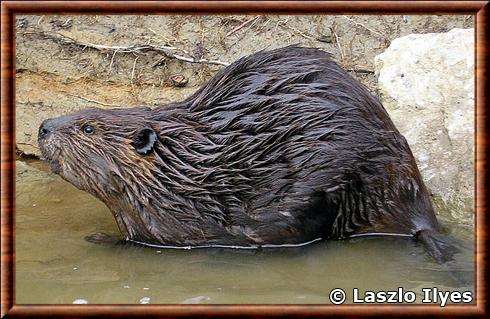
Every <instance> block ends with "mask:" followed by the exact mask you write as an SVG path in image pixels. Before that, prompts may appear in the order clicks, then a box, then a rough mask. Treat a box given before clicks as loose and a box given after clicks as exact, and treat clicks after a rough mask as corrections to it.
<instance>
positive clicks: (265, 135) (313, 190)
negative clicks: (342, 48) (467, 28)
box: [39, 47, 438, 246]
mask: <svg viewBox="0 0 490 319" xmlns="http://www.w3.org/2000/svg"><path fill="white" fill-rule="evenodd" d="M48 121H51V122H50V125H51V126H52V127H53V128H54V129H53V131H52V132H51V133H50V134H49V136H46V137H43V138H40V140H39V144H40V146H41V150H42V153H43V156H44V157H45V158H46V159H47V160H48V161H49V162H50V163H51V167H52V168H53V170H54V171H55V172H57V173H58V174H60V175H61V176H62V177H63V178H64V179H66V180H68V181H69V182H71V183H72V184H74V185H75V186H77V187H78V188H80V189H83V190H85V191H87V192H90V193H91V194H93V195H95V196H96V197H98V198H99V199H100V200H102V201H103V202H104V203H106V205H107V206H108V207H109V208H110V210H111V211H112V213H113V214H114V216H115V219H116V221H117V224H118V225H119V228H120V230H121V232H122V233H123V234H124V235H125V236H126V237H127V238H129V239H133V240H137V241H141V242H145V243H150V244H163V245H178V246H180V245H203V244H204V245H209V244H211V245H213V244H222V245H262V244H285V243H300V242H305V241H308V240H312V239H315V238H318V237H321V238H325V239H327V238H330V239H340V238H346V237H349V236H352V235H355V234H362V233H369V232H377V233H401V234H408V235H414V234H416V233H417V232H419V231H421V230H436V229H437V228H438V224H437V220H436V218H435V215H434V211H433V209H432V205H431V202H430V199H429V195H428V192H427V190H426V188H425V186H424V184H423V182H422V179H421V177H420V173H419V171H418V169H417V166H416V163H415V161H414V158H413V155H412V153H411V151H410V149H409V147H408V144H407V142H406V140H405V139H404V138H403V136H402V135H401V134H400V133H399V132H398V131H397V129H396V128H395V126H394V125H393V123H392V121H391V120H390V118H389V116H388V114H387V113H386V111H385V109H384V108H383V106H382V105H381V104H380V102H379V101H378V99H377V98H376V97H374V96H373V95H372V94H371V93H370V92H368V90H367V89H366V88H365V87H364V86H363V85H361V84H360V83H359V82H358V81H356V80H355V79H354V78H352V77H351V76H350V75H349V74H348V73H347V72H345V71H344V70H343V69H342V68H340V67H339V66H338V65H337V64H336V63H334V62H333V61H332V60H331V59H330V57H329V55H328V54H327V53H325V52H323V51H321V50H318V49H312V48H300V47H286V48H281V49H277V50H272V51H263V52H259V53H256V54H253V55H251V56H248V57H244V58H241V59H239V60H238V61H236V62H235V63H233V64H232V65H230V66H229V67H227V68H225V69H223V70H222V71H220V72H219V73H218V74H217V75H216V76H215V77H214V78H213V79H212V80H211V81H209V82H208V83H207V84H205V85H204V86H203V87H202V88H201V89H199V90H198V91H197V92H196V93H195V94H194V95H192V96H191V97H190V98H188V99H186V100H185V101H183V102H181V103H176V104H171V105H163V106H160V107H157V108H154V109H149V108H133V109H112V110H101V109H87V110H83V111H81V112H78V113H73V114H70V115H66V116H63V117H59V118H56V119H51V120H48ZM87 124H90V125H91V126H92V127H94V128H95V132H94V133H93V134H90V135H86V134H85V133H84V132H83V130H82V128H83V127H84V125H87ZM145 127H147V128H151V129H152V130H154V131H155V132H156V133H157V136H158V139H157V141H156V143H155V146H154V148H153V150H152V151H151V152H150V153H149V154H146V155H141V154H139V153H138V152H136V151H135V146H134V138H135V134H137V132H138V130H140V129H142V128H145Z"/></svg>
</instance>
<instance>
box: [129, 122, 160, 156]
mask: <svg viewBox="0 0 490 319" xmlns="http://www.w3.org/2000/svg"><path fill="white" fill-rule="evenodd" d="M156 141H157V134H156V133H155V131H154V130H153V129H152V128H150V127H145V128H142V129H139V130H138V131H137V132H136V134H135V135H134V137H133V145H134V148H135V150H136V152H138V153H140V154H142V155H145V154H148V153H150V152H151V151H152V150H153V147H154V146H155V142H156Z"/></svg>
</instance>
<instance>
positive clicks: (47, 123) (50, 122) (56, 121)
mask: <svg viewBox="0 0 490 319" xmlns="http://www.w3.org/2000/svg"><path fill="white" fill-rule="evenodd" d="M67 120H68V118H67V116H60V117H56V118H51V119H46V120H44V121H43V122H42V123H41V125H40V126H39V131H38V139H39V140H41V139H43V138H46V137H47V136H49V134H50V133H53V132H54V131H56V130H57V129H58V128H60V127H61V126H63V124H65V123H66V122H67Z"/></svg>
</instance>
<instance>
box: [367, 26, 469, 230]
mask: <svg viewBox="0 0 490 319" xmlns="http://www.w3.org/2000/svg"><path fill="white" fill-rule="evenodd" d="M375 71H376V74H377V75H378V86H379V94H380V96H381V100H382V103H383V105H384V107H385V108H386V109H387V111H388V113H389V114H390V116H391V118H392V120H393V121H394V123H395V125H396V126H397V128H398V129H399V131H400V132H401V133H402V134H403V135H404V136H405V137H406V139H407V141H408V143H409V145H410V147H411V149H412V152H413V153H414V156H415V158H416V160H417V164H418V166H419V169H420V171H421V173H422V176H423V178H424V181H425V183H426V185H427V187H428V188H429V190H430V191H431V193H432V194H433V195H434V197H433V200H434V204H435V206H436V207H435V208H436V210H437V211H438V212H439V213H440V214H441V215H442V216H443V217H449V218H450V217H452V218H455V219H457V220H458V221H460V222H462V223H464V224H468V225H469V224H472V222H473V190H474V183H473V160H474V114H475V107H474V30H473V29H453V30H451V31H449V32H447V33H430V34H411V35H408V36H405V37H401V38H397V39H395V40H393V42H392V43H391V45H390V46H389V48H388V49H386V51H385V52H383V53H382V54H380V55H378V56H376V58H375Z"/></svg>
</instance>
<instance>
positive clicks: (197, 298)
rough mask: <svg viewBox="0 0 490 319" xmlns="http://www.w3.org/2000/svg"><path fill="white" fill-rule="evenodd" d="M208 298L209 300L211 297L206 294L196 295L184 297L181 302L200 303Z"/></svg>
mask: <svg viewBox="0 0 490 319" xmlns="http://www.w3.org/2000/svg"><path fill="white" fill-rule="evenodd" d="M209 300H211V298H210V297H208V296H197V297H193V298H189V299H186V300H184V301H182V302H181V304H200V303H204V302H206V301H209Z"/></svg>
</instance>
